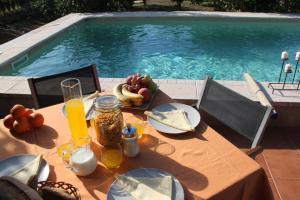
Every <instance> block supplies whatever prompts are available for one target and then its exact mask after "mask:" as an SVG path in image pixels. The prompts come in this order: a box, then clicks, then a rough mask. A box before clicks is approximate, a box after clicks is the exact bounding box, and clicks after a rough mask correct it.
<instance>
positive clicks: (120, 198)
mask: <svg viewBox="0 0 300 200" xmlns="http://www.w3.org/2000/svg"><path fill="white" fill-rule="evenodd" d="M123 176H127V177H143V178H145V177H146V178H147V177H151V178H155V177H164V176H172V175H171V174H169V173H168V172H165V171H162V170H160V169H154V168H139V169H134V170H131V171H129V172H126V173H125V174H123ZM172 179H173V182H172V200H183V199H184V191H183V188H182V186H181V184H180V182H179V181H178V180H177V179H176V178H175V177H174V176H172ZM107 200H134V198H133V197H132V196H131V195H130V194H129V193H127V192H126V191H125V190H124V188H123V187H122V185H121V183H120V182H119V181H118V179H116V180H115V181H114V182H113V183H112V184H111V186H110V188H109V191H108V193H107Z"/></svg>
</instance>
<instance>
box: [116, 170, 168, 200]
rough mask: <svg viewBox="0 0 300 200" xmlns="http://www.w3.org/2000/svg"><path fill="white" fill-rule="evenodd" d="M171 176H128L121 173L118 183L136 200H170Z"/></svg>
mask: <svg viewBox="0 0 300 200" xmlns="http://www.w3.org/2000/svg"><path fill="white" fill-rule="evenodd" d="M172 181H173V179H172V176H164V177H147V178H144V177H130V176H124V175H121V176H120V177H119V178H118V185H119V186H121V187H122V189H124V190H126V191H127V192H128V193H129V194H130V195H131V196H132V197H134V198H135V199H137V200H153V199H159V200H171V199H172Z"/></svg>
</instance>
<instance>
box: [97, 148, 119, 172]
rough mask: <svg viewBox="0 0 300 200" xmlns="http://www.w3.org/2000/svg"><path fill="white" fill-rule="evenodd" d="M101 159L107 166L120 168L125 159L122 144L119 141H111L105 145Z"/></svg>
mask: <svg viewBox="0 0 300 200" xmlns="http://www.w3.org/2000/svg"><path fill="white" fill-rule="evenodd" d="M100 161H101V162H102V163H103V164H104V165H105V166H106V167H107V168H110V169H111V168H119V167H120V165H121V163H122V161H123V151H122V146H121V144H119V143H111V144H109V145H105V146H103V149H102V151H101V158H100Z"/></svg>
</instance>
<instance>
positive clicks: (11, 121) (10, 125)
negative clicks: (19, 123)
mask: <svg viewBox="0 0 300 200" xmlns="http://www.w3.org/2000/svg"><path fill="white" fill-rule="evenodd" d="M14 121H15V119H14V117H13V116H12V115H11V114H9V115H6V116H5V117H4V118H3V124H4V126H5V127H6V128H8V129H12V128H13V124H14Z"/></svg>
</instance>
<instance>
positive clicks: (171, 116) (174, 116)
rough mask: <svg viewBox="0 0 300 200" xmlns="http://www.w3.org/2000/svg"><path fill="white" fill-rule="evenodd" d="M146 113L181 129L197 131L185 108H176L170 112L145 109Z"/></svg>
mask: <svg viewBox="0 0 300 200" xmlns="http://www.w3.org/2000/svg"><path fill="white" fill-rule="evenodd" d="M145 115H147V116H148V117H150V118H152V119H154V120H156V121H158V122H160V123H162V124H165V125H167V126H170V127H173V128H176V129H179V130H183V131H195V129H194V127H193V126H192V125H191V122H190V121H189V119H188V118H187V116H186V113H185V111H184V110H174V111H169V112H159V111H145Z"/></svg>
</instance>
